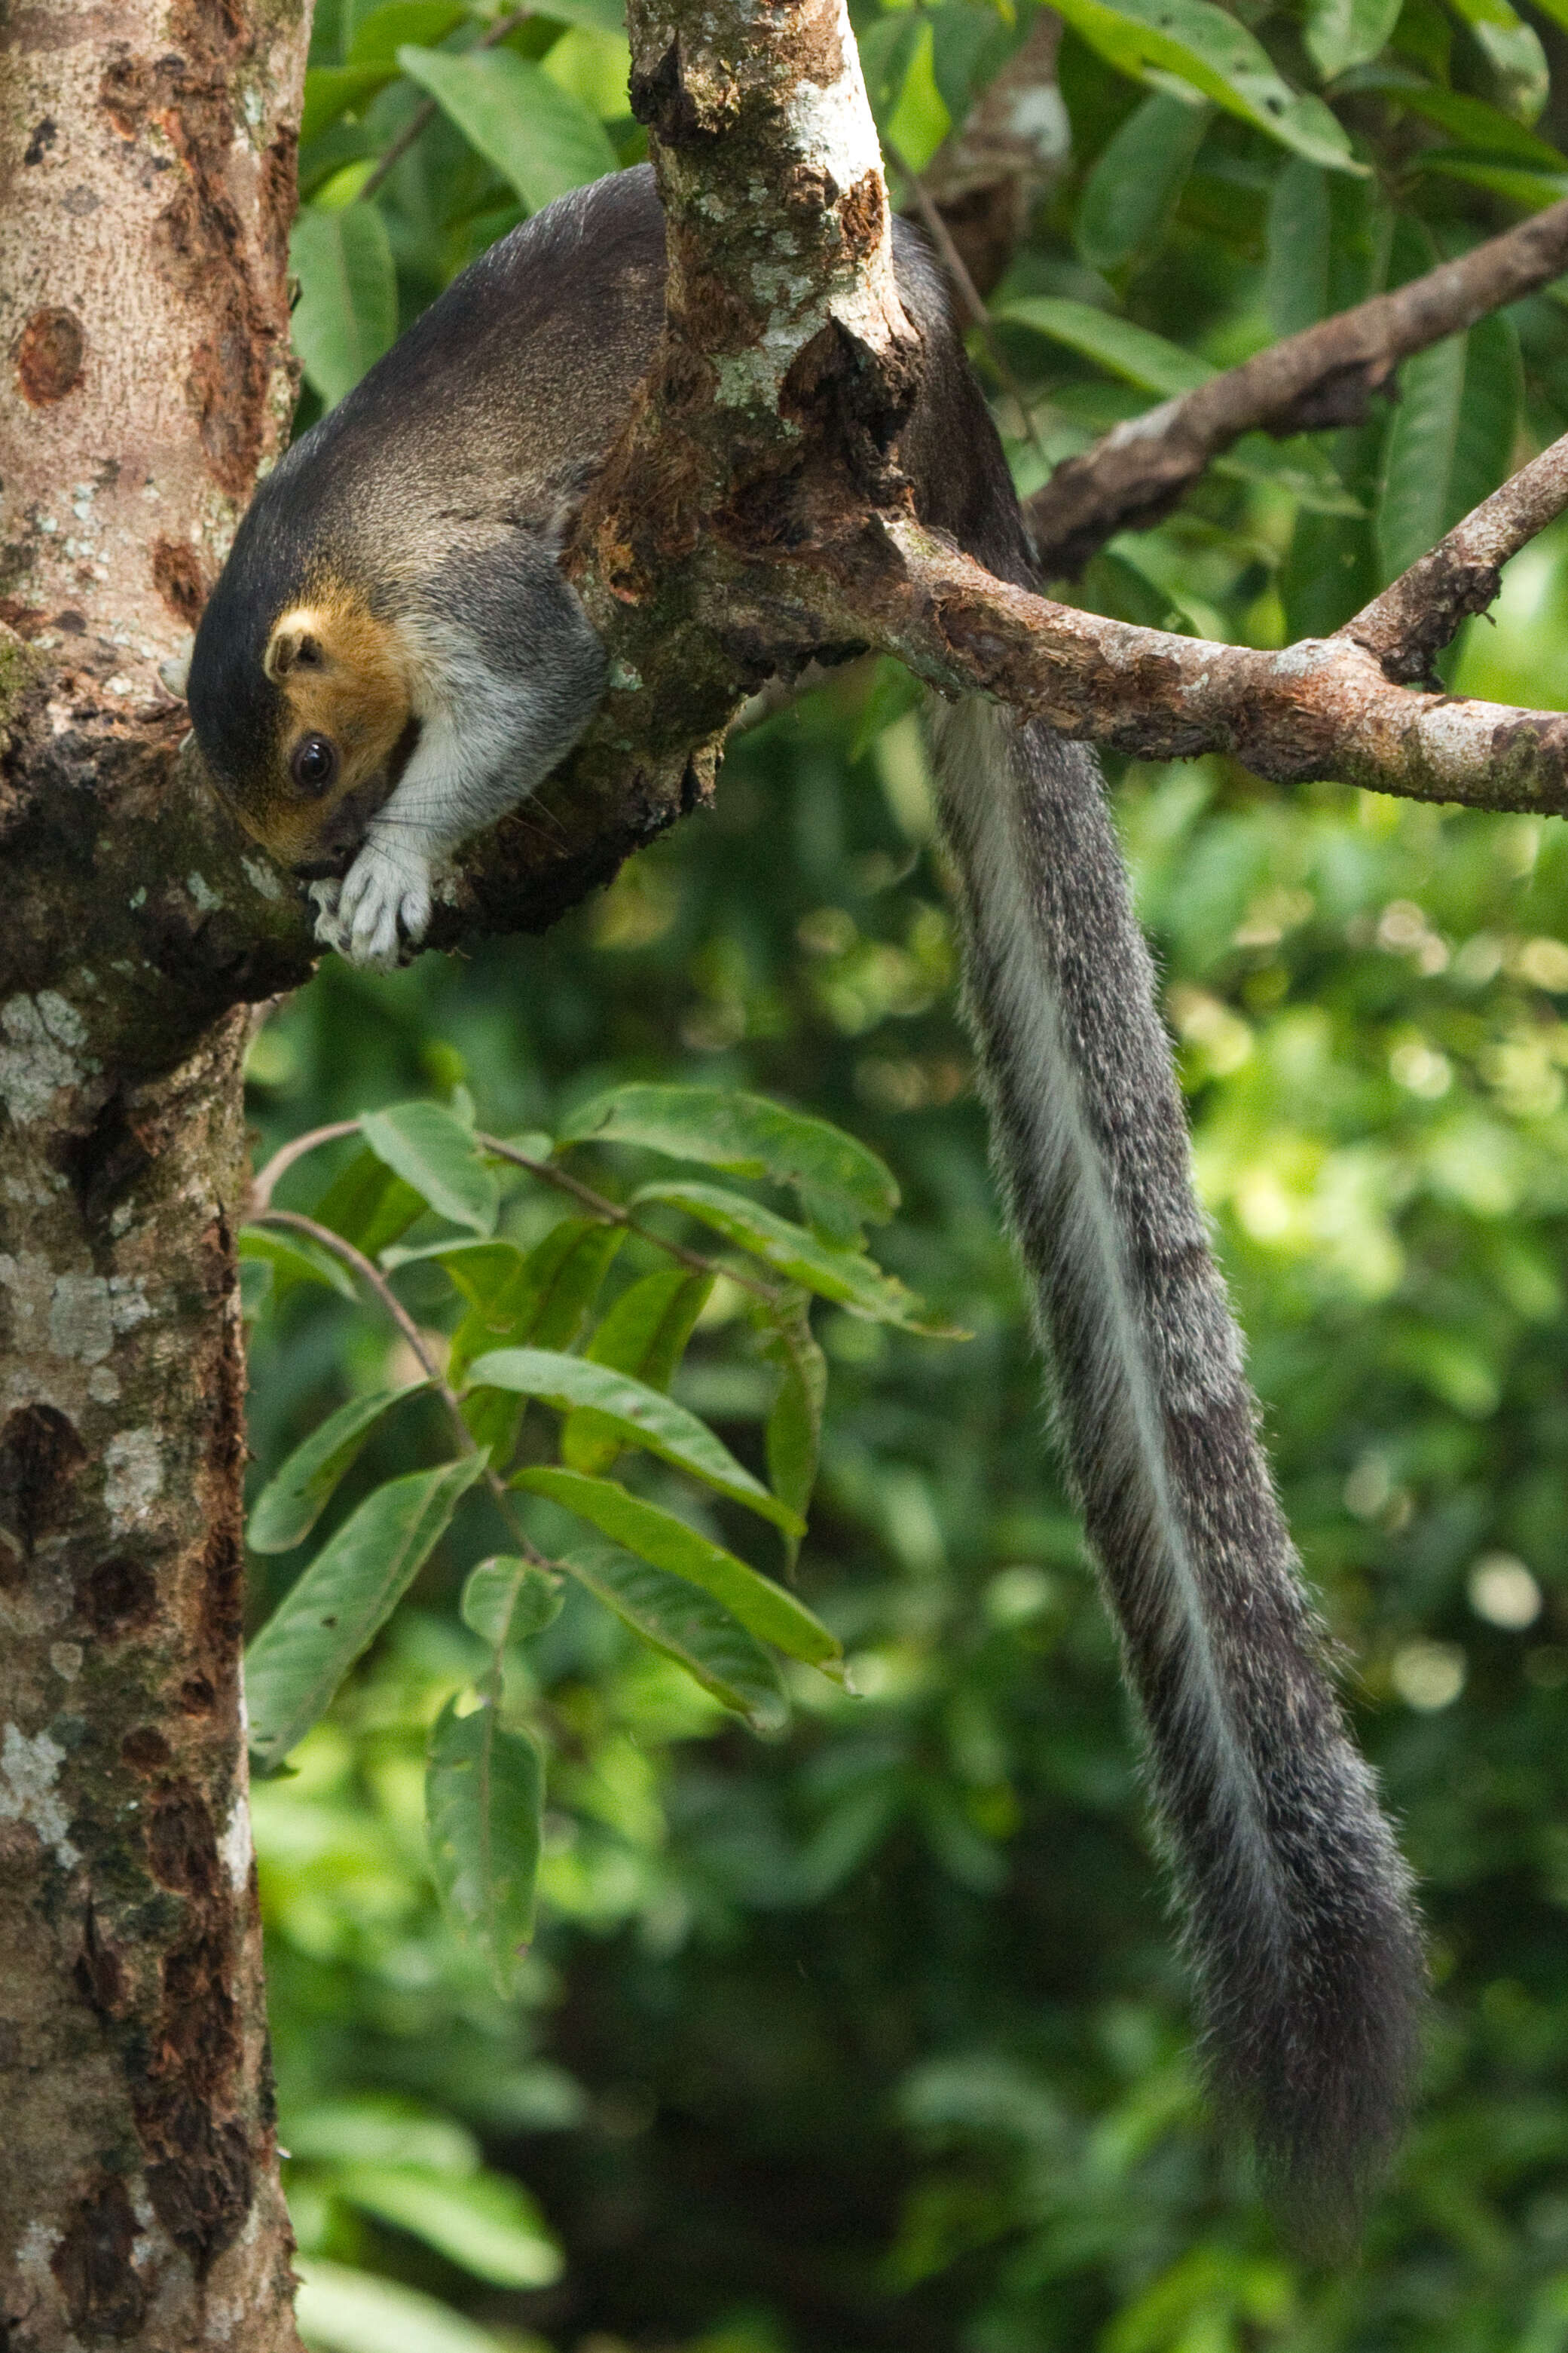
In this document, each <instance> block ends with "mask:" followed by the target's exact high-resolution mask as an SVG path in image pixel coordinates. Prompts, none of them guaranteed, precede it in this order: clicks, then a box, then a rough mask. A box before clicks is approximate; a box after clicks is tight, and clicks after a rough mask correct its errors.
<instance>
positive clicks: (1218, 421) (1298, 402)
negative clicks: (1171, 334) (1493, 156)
mask: <svg viewBox="0 0 1568 2353" xmlns="http://www.w3.org/2000/svg"><path fill="white" fill-rule="evenodd" d="M1564 270H1568V197H1565V198H1563V201H1562V202H1560V203H1558V204H1555V205H1549V206H1547V207H1546V209H1545V210H1544V211H1542V212H1539V213H1536V214H1534V215H1533V216H1532V217H1531V219H1529V220H1527V221H1521V223H1520V224H1519V226H1518V227H1516V228H1510V229H1509V230H1507V231H1506V232H1505V233H1504V234H1503V235H1502V236H1501V237H1489V238H1488V239H1487V241H1486V242H1485V244H1483V245H1478V246H1474V247H1472V248H1471V249H1470V251H1469V252H1468V253H1466V254H1463V255H1461V256H1460V258H1459V259H1458V260H1457V261H1445V262H1443V263H1441V264H1440V265H1439V266H1438V267H1437V268H1436V269H1429V270H1428V271H1427V272H1426V275H1425V276H1424V277H1421V278H1413V279H1411V280H1409V282H1408V283H1407V284H1406V285H1404V286H1401V287H1398V288H1396V289H1395V290H1394V292H1393V293H1392V294H1377V295H1374V296H1373V299H1372V300H1371V301H1367V302H1361V303H1358V304H1357V305H1356V306H1355V308H1354V309H1353V310H1350V311H1340V312H1339V313H1338V314H1337V316H1335V317H1334V318H1331V319H1325V320H1323V321H1322V322H1321V324H1320V325H1318V326H1316V327H1309V328H1307V329H1306V330H1305V331H1304V332H1302V333H1300V334H1299V335H1289V336H1287V337H1286V339H1285V341H1284V342H1283V343H1275V344H1273V345H1272V346H1271V347H1270V348H1269V349H1268V351H1265V352H1259V353H1258V354H1257V356H1256V357H1255V358H1253V359H1250V360H1247V361H1246V362H1245V363H1244V364H1242V365H1241V366H1240V367H1234V368H1226V370H1225V371H1224V373H1223V374H1222V375H1216V376H1211V378H1210V379H1209V381H1208V382H1207V383H1206V384H1204V385H1199V386H1198V388H1197V390H1196V391H1195V392H1189V393H1184V394H1183V395H1182V396H1181V397H1180V398H1179V399H1176V400H1167V401H1163V402H1162V403H1161V404H1160V406H1158V407H1157V408H1152V409H1149V410H1147V411H1146V412H1145V413H1144V414H1143V415H1142V417H1131V418H1129V420H1128V421H1127V423H1126V424H1124V425H1119V426H1117V427H1116V428H1115V430H1114V431H1113V432H1111V433H1108V434H1107V435H1106V436H1105V438H1103V440H1100V441H1097V442H1096V443H1095V445H1094V447H1093V448H1091V449H1088V450H1086V451H1085V452H1084V454H1083V456H1082V457H1081V458H1069V459H1068V460H1067V462H1066V464H1065V465H1061V466H1058V468H1057V470H1056V472H1055V473H1054V474H1053V475H1052V477H1051V479H1050V480H1049V481H1048V482H1047V484H1046V485H1045V487H1044V488H1043V489H1042V490H1039V491H1036V493H1035V495H1034V497H1033V498H1032V499H1030V501H1028V506H1027V513H1028V518H1029V523H1030V527H1031V529H1032V530H1033V532H1034V534H1035V541H1036V544H1037V547H1038V549H1039V551H1040V570H1041V575H1042V577H1043V578H1045V579H1047V580H1051V579H1061V578H1064V577H1067V576H1069V575H1074V574H1077V573H1078V572H1079V571H1081V570H1082V568H1083V566H1084V565H1085V564H1086V563H1087V562H1088V561H1089V557H1090V556H1091V555H1092V554H1094V553H1095V551H1096V550H1097V549H1098V548H1100V547H1103V545H1104V544H1105V543H1106V541H1107V540H1108V539H1110V537H1112V535H1113V534H1114V533H1116V532H1119V531H1122V530H1126V529H1128V528H1132V529H1141V528H1142V527H1143V526H1145V525H1147V524H1149V523H1152V522H1157V521H1158V520H1159V518H1160V517H1161V516H1162V515H1163V514H1168V513H1169V512H1170V510H1171V508H1172V507H1173V506H1174V505H1175V503H1176V501H1177V500H1178V499H1179V498H1180V497H1181V496H1182V494H1183V492H1184V491H1186V490H1187V489H1188V488H1189V487H1190V486H1191V484H1192V483H1194V482H1195V481H1196V480H1197V479H1198V477H1199V476H1200V475H1201V474H1202V473H1203V472H1204V470H1205V468H1206V467H1207V466H1208V465H1209V463H1210V461H1211V460H1212V459H1215V458H1217V457H1218V456H1219V455H1220V454H1221V452H1222V451H1224V450H1226V449H1228V448H1230V447H1231V445H1232V444H1233V443H1234V442H1236V441H1238V440H1239V439H1240V438H1241V437H1242V435H1243V434H1244V433H1252V432H1257V431H1259V430H1261V431H1263V432H1267V433H1271V434H1273V435H1274V436H1275V438H1277V439H1282V438H1284V437H1286V436H1287V435H1289V434H1291V433H1302V432H1311V431H1315V430H1318V429H1320V428H1321V427H1327V426H1336V425H1350V424H1356V423H1359V422H1360V421H1361V419H1362V418H1363V417H1364V416H1365V414H1366V411H1367V404H1368V402H1369V400H1370V399H1371V397H1372V395H1373V393H1374V392H1377V391H1379V390H1381V389H1382V388H1383V387H1384V385H1387V383H1388V382H1389V379H1390V378H1391V377H1392V375H1393V374H1394V369H1395V368H1396V366H1397V365H1398V364H1399V362H1400V361H1401V360H1403V359H1408V358H1409V356H1410V355H1411V353H1414V352H1420V351H1425V350H1426V349H1427V348H1428V346H1429V345H1431V344H1433V343H1441V342H1442V341H1443V340H1444V338H1445V337H1446V336H1448V335H1452V334H1457V333H1458V332H1460V331H1461V330H1462V329H1464V328H1467V327H1471V326H1473V325H1474V324H1475V322H1476V321H1477V320H1478V319H1481V318H1485V317H1486V316H1487V314H1488V313H1489V311H1500V310H1502V309H1503V308H1504V307H1505V305H1506V304H1508V303H1510V302H1517V301H1519V300H1520V298H1521V295H1524V294H1529V293H1531V292H1532V291H1533V290H1534V289H1535V288H1536V287H1538V286H1544V285H1546V284H1547V283H1548V282H1549V280H1552V279H1553V278H1557V277H1559V276H1561V275H1562V273H1563V271H1564Z"/></svg>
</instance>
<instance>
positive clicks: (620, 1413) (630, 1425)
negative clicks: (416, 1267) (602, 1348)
mask: <svg viewBox="0 0 1568 2353" xmlns="http://www.w3.org/2000/svg"><path fill="white" fill-rule="evenodd" d="M469 1377H470V1379H471V1380H472V1382H473V1384H474V1386H475V1388H498V1389H511V1390H514V1391H516V1393H517V1394H518V1395H519V1396H521V1397H535V1398H542V1399H543V1400H544V1402H545V1404H546V1405H551V1406H553V1407H554V1408H555V1409H556V1410H557V1412H560V1413H566V1412H569V1411H570V1410H571V1409H572V1408H573V1407H574V1406H590V1407H592V1409H593V1410H594V1411H595V1413H596V1414H597V1415H598V1416H599V1417H600V1419H602V1420H603V1421H605V1423H607V1424H610V1425H612V1426H613V1427H614V1429H615V1430H616V1432H617V1433H618V1435H619V1437H620V1440H621V1443H622V1444H623V1445H624V1446H640V1447H642V1448H644V1449H645V1450H646V1451H647V1452H648V1453H649V1454H657V1455H658V1458H659V1460H660V1461H664V1462H669V1463H673V1464H674V1466H675V1468H676V1469H677V1470H678V1471H684V1472H687V1473H688V1475H689V1477H691V1478H693V1479H700V1480H701V1481H702V1482H703V1484H704V1485H705V1486H708V1487H711V1488H712V1489H713V1490H714V1491H715V1493H718V1494H721V1495H728V1496H729V1498H730V1500H731V1503H735V1504H745V1506H746V1508H747V1509H748V1511H752V1512H757V1513H760V1514H761V1515H762V1517H763V1519H765V1520H772V1521H773V1525H775V1527H781V1528H783V1529H784V1531H785V1533H786V1534H787V1535H799V1534H800V1533H801V1530H802V1528H803V1526H804V1523H803V1522H802V1521H801V1520H800V1519H799V1517H798V1516H797V1514H795V1513H794V1512H792V1511H791V1510H790V1509H789V1508H788V1506H787V1505H786V1504H781V1503H780V1502H779V1500H778V1498H777V1497H776V1496H775V1495H770V1494H769V1493H768V1491H767V1489H766V1488H765V1487H764V1486H763V1484H762V1482H761V1481H760V1480H757V1479H753V1478H752V1474H751V1472H749V1471H748V1470H746V1469H745V1467H744V1465H743V1464H742V1463H740V1462H737V1461H736V1460H735V1458H734V1456H733V1455H732V1454H731V1451H730V1450H729V1448H728V1447H727V1446H726V1445H724V1444H723V1443H722V1441H721V1440H719V1439H717V1438H715V1437H714V1435H713V1432H712V1431H711V1430H710V1429H709V1428H708V1425H707V1424H706V1422H702V1421H699V1419H697V1416H696V1415H695V1414H694V1413H688V1411H687V1409H686V1408H685V1407H684V1406H683V1405H677V1404H676V1402H675V1400H674V1398H668V1397H665V1396H664V1395H662V1394H661V1392H660V1391H659V1390H658V1389H654V1388H648V1386H647V1382H646V1381H639V1380H637V1379H635V1378H634V1377H633V1376H632V1375H631V1374H630V1373H619V1372H616V1370H615V1368H614V1367H613V1366H609V1365H596V1364H593V1363H590V1361H589V1360H588V1358H587V1357H585V1356H563V1355H562V1354H561V1353H560V1352H559V1351H558V1350H555V1349H551V1348H499V1349H496V1350H494V1351H493V1352H492V1353H491V1354H489V1356H480V1357H479V1358H477V1359H476V1361H475V1363H474V1364H473V1365H472V1366H471V1367H470V1370H469Z"/></svg>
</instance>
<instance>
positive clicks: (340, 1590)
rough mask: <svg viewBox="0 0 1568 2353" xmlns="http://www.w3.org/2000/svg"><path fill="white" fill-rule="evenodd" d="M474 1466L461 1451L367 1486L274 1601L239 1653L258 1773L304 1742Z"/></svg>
mask: <svg viewBox="0 0 1568 2353" xmlns="http://www.w3.org/2000/svg"><path fill="white" fill-rule="evenodd" d="M484 1467H485V1466H484V1460H483V1458H482V1456H479V1455H473V1454H468V1455H465V1456H464V1457H463V1458H462V1460H461V1461H458V1462H447V1463H443V1464H442V1465H441V1467H440V1468H439V1469H438V1470H435V1471H416V1472H411V1473H410V1475H409V1476H408V1477H407V1478H405V1479H394V1480H391V1481H389V1482H388V1483H387V1484H386V1485H385V1486H384V1487H378V1488H376V1490H375V1492H374V1493H373V1494H370V1495H367V1496H366V1497H365V1499H364V1502H363V1504H361V1505H360V1506H359V1508H358V1510H357V1511H355V1512H354V1513H353V1514H352V1515H351V1516H350V1517H349V1518H348V1519H347V1520H345V1521H344V1523H343V1525H342V1527H341V1528H339V1530H338V1531H337V1533H336V1535H333V1536H332V1537H331V1539H330V1540H329V1542H328V1543H327V1544H326V1545H324V1546H323V1547H322V1549H321V1551H320V1552H319V1553H318V1554H317V1555H316V1557H315V1559H314V1560H313V1561H312V1562H311V1563H310V1567H308V1568H307V1569H306V1570H305V1572H304V1574H303V1575H302V1576H301V1577H300V1580H299V1582H298V1583H297V1584H296V1585H295V1586H293V1587H292V1588H291V1589H290V1590H289V1592H288V1593H287V1594H286V1595H285V1596H284V1598H283V1599H282V1600H281V1601H280V1602H279V1606H278V1608H277V1609H275V1610H274V1611H273V1613H272V1615H271V1617H270V1618H269V1619H268V1621H267V1623H266V1625H265V1626H264V1627H263V1628H262V1630H261V1631H260V1633H259V1634H258V1636H257V1637H256V1640H255V1641H254V1642H252V1644H251V1646H250V1648H249V1650H248V1651H247V1654H246V1663H245V1682H246V1697H247V1704H248V1707H249V1711H250V1723H251V1735H250V1745H251V1747H252V1748H253V1749H254V1751H255V1753H256V1756H257V1757H258V1761H259V1763H260V1765H261V1766H262V1768H263V1769H264V1770H265V1769H268V1768H269V1767H272V1766H275V1765H280V1764H281V1763H282V1761H283V1759H284V1758H285V1757H287V1756H288V1754H289V1750H290V1749H291V1748H293V1747H294V1746H297V1744H298V1743H299V1742H300V1741H301V1740H302V1739H303V1738H304V1736H305V1735H306V1733H307V1732H309V1730H310V1726H311V1725H313V1724H314V1723H315V1721H316V1719H317V1717H318V1716H319V1715H321V1711H322V1709H323V1708H324V1707H325V1706H326V1705H327V1704H328V1702H329V1701H330V1700H331V1696H332V1694H333V1693H334V1692H335V1691H336V1690H337V1687H338V1685H339V1683H342V1679H343V1677H344V1675H345V1674H346V1673H347V1672H348V1671H349V1669H350V1667H351V1666H353V1662H354V1661H355V1660H356V1659H357V1658H358V1657H359V1655H360V1653H361V1651H363V1650H365V1649H367V1648H368V1647H369V1645H370V1643H371V1642H373V1641H374V1639H375V1637H376V1635H377V1634H378V1633H379V1632H380V1630H381V1629H382V1627H383V1626H384V1624H385V1623H386V1620H387V1619H388V1618H389V1617H390V1616H391V1615H392V1612H393V1610H394V1609H395V1607H396V1605H397V1603H398V1601H399V1600H400V1599H402V1597H403V1595H404V1594H405V1592H406V1591H407V1589H408V1588H409V1586H410V1585H411V1584H412V1583H413V1582H414V1579H415V1577H417V1575H418V1574H419V1571H420V1569H421V1568H422V1567H424V1565H425V1563H426V1560H427V1559H428V1558H429V1556H430V1555H431V1553H432V1552H433V1551H434V1550H435V1547H436V1546H437V1543H438V1542H439V1541H440V1539H441V1537H442V1535H444V1534H445V1532H446V1530H447V1526H448V1525H449V1524H450V1522H451V1518H452V1514H453V1513H454V1512H455V1511H456V1510H457V1508H458V1504H459V1503H460V1502H461V1500H462V1498H463V1496H464V1495H465V1494H466V1493H468V1489H469V1488H470V1487H471V1486H472V1485H473V1483H474V1481H475V1480H476V1479H477V1478H478V1477H479V1474H480V1472H482V1471H483V1469H484Z"/></svg>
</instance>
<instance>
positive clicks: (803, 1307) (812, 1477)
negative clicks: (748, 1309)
mask: <svg viewBox="0 0 1568 2353" xmlns="http://www.w3.org/2000/svg"><path fill="white" fill-rule="evenodd" d="M752 1314H753V1320H754V1321H755V1323H756V1324H757V1327H758V1330H759V1331H760V1333H761V1335H762V1337H761V1342H760V1349H761V1354H762V1355H763V1356H764V1357H765V1358H766V1360H767V1362H768V1363H769V1364H771V1365H776V1366H777V1367H778V1374H779V1385H778V1392H777V1394H776V1396H775V1397H774V1398H773V1408H772V1410H771V1411H770V1413H769V1415H768V1419H767V1428H766V1431H765V1433H764V1441H763V1442H764V1444H765V1447H766V1450H767V1460H768V1477H769V1479H770V1480H771V1481H772V1482H773V1493H775V1494H776V1495H777V1496H778V1497H779V1498H780V1499H781V1501H782V1502H784V1503H785V1504H788V1505H789V1506H790V1508H791V1510H792V1511H794V1512H795V1513H796V1514H798V1515H799V1517H800V1519H801V1521H802V1522H803V1524H804V1521H805V1510H806V1505H807V1504H809V1503H810V1501H811V1491H812V1489H813V1488H814V1487H815V1486H816V1460H817V1454H818V1451H819V1449H820V1447H821V1442H822V1408H823V1402H824V1399H825V1398H826V1394H827V1366H826V1361H825V1360H824V1357H823V1354H822V1351H821V1349H820V1348H819V1347H818V1346H817V1345H816V1338H815V1336H814V1335H813V1333H812V1329H811V1302H810V1299H809V1298H808V1296H807V1294H806V1293H805V1292H803V1291H786V1292H783V1293H780V1295H779V1297H778V1298H777V1300H776V1301H775V1302H773V1304H772V1305H771V1306H766V1307H764V1306H763V1304H762V1303H761V1302H760V1301H759V1302H757V1303H755V1305H754V1307H753V1309H752ZM795 1549H796V1547H795V1546H793V1545H792V1546H791V1547H790V1560H791V1562H792V1564H793V1562H794V1559H795Z"/></svg>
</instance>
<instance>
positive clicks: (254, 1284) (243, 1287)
mask: <svg viewBox="0 0 1568 2353" xmlns="http://www.w3.org/2000/svg"><path fill="white" fill-rule="evenodd" d="M272 1276H273V1268H272V1264H271V1261H270V1260H268V1259H264V1258H250V1257H248V1256H247V1253H246V1252H245V1251H244V1250H241V1251H240V1253H239V1313H240V1316H241V1319H242V1321H244V1322H245V1323H247V1324H254V1323H255V1321H256V1319H257V1317H258V1315H259V1314H260V1313H261V1311H262V1309H263V1308H264V1307H265V1306H266V1304H267V1303H268V1299H269V1298H270V1297H271V1295H272Z"/></svg>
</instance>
